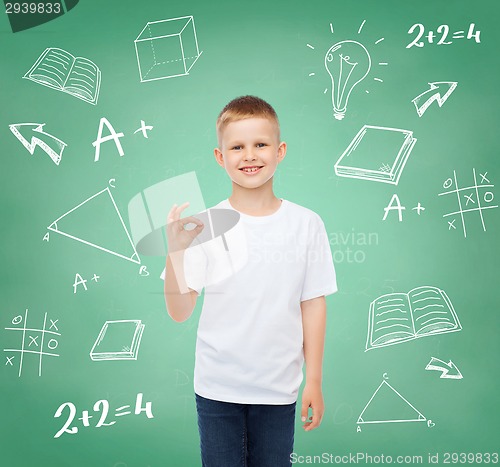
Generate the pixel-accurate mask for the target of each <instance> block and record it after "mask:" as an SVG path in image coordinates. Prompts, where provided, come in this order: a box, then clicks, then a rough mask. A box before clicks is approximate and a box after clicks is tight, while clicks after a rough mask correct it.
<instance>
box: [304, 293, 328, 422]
mask: <svg viewBox="0 0 500 467" xmlns="http://www.w3.org/2000/svg"><path fill="white" fill-rule="evenodd" d="M300 308H301V311H302V328H303V334H304V359H305V362H306V384H305V387H304V390H303V392H302V411H301V417H302V421H303V422H305V423H304V425H303V427H304V430H305V431H311V430H313V429H314V428H317V427H318V426H319V424H320V423H321V419H322V417H323V412H324V410H325V407H324V403H323V394H322V391H321V381H322V366H323V349H324V344H325V329H326V300H325V297H324V296H321V297H317V298H312V299H311V300H305V301H303V302H301V303H300ZM309 407H310V408H311V409H312V416H311V417H309V418H307V416H308V411H309Z"/></svg>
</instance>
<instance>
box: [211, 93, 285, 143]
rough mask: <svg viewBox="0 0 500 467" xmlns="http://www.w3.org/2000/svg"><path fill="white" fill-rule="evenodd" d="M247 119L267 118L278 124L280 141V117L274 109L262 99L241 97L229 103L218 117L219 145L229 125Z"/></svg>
mask: <svg viewBox="0 0 500 467" xmlns="http://www.w3.org/2000/svg"><path fill="white" fill-rule="evenodd" d="M246 118H267V119H268V120H271V121H272V122H274V123H276V127H277V129H278V140H279V138H280V124H279V121H278V115H277V114H276V111H275V110H274V109H273V107H272V106H271V105H270V104H268V103H267V102H266V101H265V100H264V99H261V98H260V97H256V96H241V97H237V98H236V99H233V100H232V101H231V102H229V103H228V104H227V105H226V106H225V107H224V108H223V109H222V111H221V113H220V114H219V116H218V117H217V123H216V129H217V138H218V140H219V143H220V135H221V133H222V130H224V128H225V127H226V126H227V125H229V124H230V123H232V122H237V121H238V120H244V119H246Z"/></svg>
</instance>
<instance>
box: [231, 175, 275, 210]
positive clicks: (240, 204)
mask: <svg viewBox="0 0 500 467" xmlns="http://www.w3.org/2000/svg"><path fill="white" fill-rule="evenodd" d="M266 185H267V186H266ZM229 202H230V203H231V206H232V207H233V208H234V209H236V210H237V211H240V212H243V213H244V214H250V215H261V216H264V215H267V214H271V213H273V212H275V211H276V210H278V209H279V207H280V205H281V200H280V199H279V198H277V197H276V196H275V194H274V193H273V189H272V184H269V185H268V184H267V183H266V184H265V185H262V186H260V187H259V188H244V187H241V186H239V185H236V184H233V192H232V194H231V196H230V197H229Z"/></svg>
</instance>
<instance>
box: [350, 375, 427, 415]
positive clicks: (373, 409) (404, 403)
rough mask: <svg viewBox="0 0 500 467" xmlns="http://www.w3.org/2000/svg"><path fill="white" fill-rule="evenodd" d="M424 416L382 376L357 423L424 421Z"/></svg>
mask: <svg viewBox="0 0 500 467" xmlns="http://www.w3.org/2000/svg"><path fill="white" fill-rule="evenodd" d="M425 421H427V419H426V418H425V416H424V415H423V414H422V413H421V412H420V411H419V410H417V409H416V408H415V407H414V406H413V405H412V404H411V403H410V402H409V401H408V400H407V399H405V398H404V397H403V396H402V395H401V394H400V393H399V392H398V391H396V389H394V388H393V387H392V386H391V385H390V384H389V383H388V382H387V380H386V379H385V378H384V379H383V380H382V382H381V383H380V385H379V386H378V388H377V389H376V390H375V392H374V393H373V395H372V397H371V398H370V400H369V401H368V403H367V404H366V405H365V407H364V409H363V410H362V412H361V414H360V415H359V417H358V421H357V423H358V424H367V423H401V422H425Z"/></svg>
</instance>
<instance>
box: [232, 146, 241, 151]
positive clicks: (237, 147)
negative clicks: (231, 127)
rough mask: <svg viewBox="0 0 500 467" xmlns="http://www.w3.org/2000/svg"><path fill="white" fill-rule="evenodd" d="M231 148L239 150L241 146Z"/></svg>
mask: <svg viewBox="0 0 500 467" xmlns="http://www.w3.org/2000/svg"><path fill="white" fill-rule="evenodd" d="M233 149H235V150H237V151H238V150H240V149H241V146H234V147H233Z"/></svg>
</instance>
